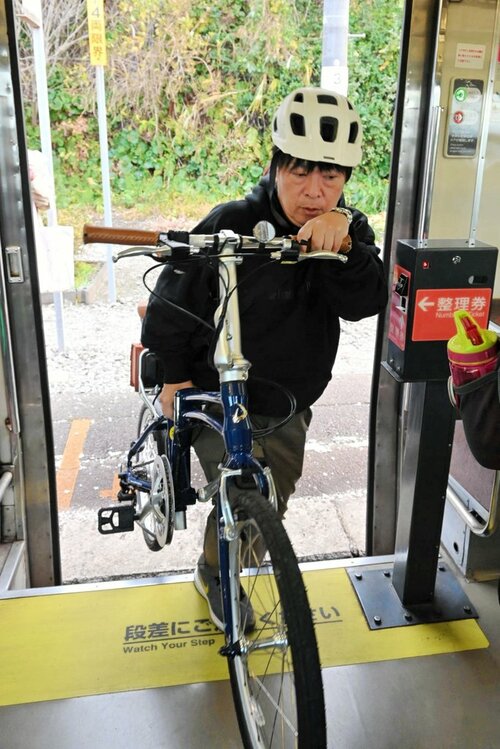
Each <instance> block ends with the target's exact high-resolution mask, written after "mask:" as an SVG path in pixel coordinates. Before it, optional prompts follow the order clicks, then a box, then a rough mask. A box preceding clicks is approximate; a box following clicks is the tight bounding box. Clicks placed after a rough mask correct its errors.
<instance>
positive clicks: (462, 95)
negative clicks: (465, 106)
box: [455, 86, 467, 101]
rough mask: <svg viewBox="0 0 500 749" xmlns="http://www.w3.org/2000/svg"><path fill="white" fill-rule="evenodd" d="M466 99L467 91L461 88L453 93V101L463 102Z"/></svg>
mask: <svg viewBox="0 0 500 749" xmlns="http://www.w3.org/2000/svg"><path fill="white" fill-rule="evenodd" d="M466 98H467V89H466V88H464V87H463V86H461V87H460V88H457V90H456V91H455V99H456V100H457V101H464V100H465V99H466Z"/></svg>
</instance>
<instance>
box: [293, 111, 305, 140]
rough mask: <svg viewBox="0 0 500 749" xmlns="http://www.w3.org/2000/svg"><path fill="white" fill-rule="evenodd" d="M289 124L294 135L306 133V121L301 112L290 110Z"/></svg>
mask: <svg viewBox="0 0 500 749" xmlns="http://www.w3.org/2000/svg"><path fill="white" fill-rule="evenodd" d="M290 126H291V128H292V133H293V134H294V135H305V134H306V123H305V120H304V118H303V117H302V115H301V114H297V113H295V112H292V114H291V115H290Z"/></svg>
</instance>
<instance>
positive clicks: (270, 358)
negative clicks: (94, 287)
mask: <svg viewBox="0 0 500 749" xmlns="http://www.w3.org/2000/svg"><path fill="white" fill-rule="evenodd" d="M350 210H351V211H352V213H353V221H352V223H351V226H350V230H349V233H350V235H351V238H352V249H351V251H350V252H349V256H348V257H349V260H348V262H347V263H345V264H341V263H333V262H331V263H329V262H326V261H319V260H318V261H315V260H312V261H310V262H303V263H296V264H290V265H280V264H276V263H275V264H273V263H271V264H270V263H269V261H268V259H265V258H262V257H258V256H255V258H253V257H252V258H249V259H245V260H244V262H243V263H242V265H241V266H239V267H238V293H239V302H240V318H241V331H242V350H243V355H244V356H245V358H246V359H248V360H249V361H250V362H251V369H250V372H249V392H250V408H251V410H252V411H253V412H254V413H256V414H263V415H276V416H278V415H283V414H286V413H287V412H288V409H289V403H288V401H287V399H286V398H285V397H284V395H283V393H282V392H281V391H280V389H279V388H277V387H271V386H269V385H268V384H267V382H264V381H269V380H271V381H273V382H274V383H277V384H278V385H282V386H284V387H286V388H288V389H289V390H290V391H291V392H292V393H293V394H294V396H295V398H296V400H297V410H298V411H300V410H302V409H304V408H306V407H307V406H309V405H311V404H312V403H314V402H315V401H316V400H317V399H318V398H319V396H320V395H321V393H322V392H323V390H324V389H325V387H326V385H327V384H328V382H329V380H330V378H331V371H332V367H333V364H334V361H335V356H336V353H337V347H338V342H339V334H340V324H339V317H342V318H343V319H345V320H360V319H362V318H364V317H369V316H371V315H375V314H377V313H378V312H380V311H381V310H382V309H383V308H384V306H385V304H386V302H387V284H386V280H385V275H384V270H383V266H382V263H381V261H380V260H379V258H378V256H377V255H378V250H377V248H376V247H375V245H374V239H375V237H374V234H373V231H372V229H371V228H370V226H369V225H368V221H367V218H366V216H364V215H363V214H362V213H360V212H359V211H357V210H355V209H352V208H351V209H350ZM262 220H267V221H270V222H271V223H272V224H273V225H274V226H275V228H276V233H277V235H278V236H285V235H288V234H290V235H295V234H297V232H298V230H299V228H300V227H297V226H293V225H292V224H290V223H289V222H288V220H287V219H286V217H285V216H284V214H283V212H282V210H281V207H280V204H279V202H278V200H277V197H276V195H275V193H274V191H273V190H272V189H271V187H270V185H269V179H268V178H267V177H264V178H263V179H262V180H261V181H260V183H259V185H257V186H256V187H255V188H254V189H253V190H252V193H251V194H250V195H247V196H246V198H245V199H244V200H236V201H231V202H229V203H225V204H222V205H219V206H216V207H215V208H214V209H213V210H212V211H211V212H210V213H209V214H208V216H207V217H206V218H205V219H203V220H202V221H201V222H200V223H199V224H198V225H197V226H196V227H195V228H194V229H192V233H195V234H196V233H198V234H211V233H215V232H218V231H220V230H222V229H230V230H232V231H234V232H236V233H238V234H244V235H251V234H252V230H253V227H254V226H255V224H257V222H258V221H262ZM155 293H156V294H157V295H158V296H159V297H163V298H167V299H169V300H171V301H173V302H175V304H177V305H179V306H180V307H182V308H185V309H188V310H190V311H191V312H193V313H194V314H196V315H198V316H199V317H202V318H203V319H205V320H207V321H210V322H213V313H214V310H215V308H216V306H217V293H218V292H217V278H216V274H215V273H214V271H213V269H211V268H209V267H208V266H207V264H206V263H203V261H196V260H195V261H193V260H189V261H183V262H182V263H176V265H175V267H174V266H172V265H166V266H165V268H164V269H163V270H162V272H161V274H160V276H159V278H158V281H157V284H156V287H155ZM142 343H143V344H144V346H146V347H147V348H149V349H150V350H152V351H154V352H155V353H156V354H157V355H158V356H159V357H160V359H161V361H162V364H163V369H164V382H169V383H175V382H183V381H186V380H192V381H193V382H194V384H195V385H196V386H198V387H202V388H206V389H210V390H218V375H217V372H216V371H215V369H214V368H213V364H211V363H210V362H209V344H210V330H208V329H207V328H205V327H204V326H203V325H201V324H200V323H197V322H196V320H193V318H191V317H188V316H187V315H185V314H183V313H182V312H180V311H177V310H175V309H173V308H172V307H170V306H169V305H166V304H165V303H163V302H161V301H160V300H159V299H158V298H157V297H155V296H153V295H151V297H150V300H149V304H148V308H147V312H146V316H145V319H144V323H143V329H142Z"/></svg>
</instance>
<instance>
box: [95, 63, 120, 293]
mask: <svg viewBox="0 0 500 749" xmlns="http://www.w3.org/2000/svg"><path fill="white" fill-rule="evenodd" d="M95 80H96V92H97V118H98V123H99V147H100V153H101V175H102V197H103V203H104V223H105V225H106V226H112V225H113V218H112V214H111V187H110V178H109V155H108V128H107V122H106V92H105V88H104V66H103V65H96V66H95ZM106 263H107V270H108V301H109V302H111V303H113V302H116V287H115V269H114V264H113V257H112V251H111V246H110V245H106Z"/></svg>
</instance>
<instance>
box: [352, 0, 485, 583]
mask: <svg viewBox="0 0 500 749" xmlns="http://www.w3.org/2000/svg"><path fill="white" fill-rule="evenodd" d="M499 16H500V9H499V3H498V2H496V1H495V0H491V1H484V0H455V1H453V0H444V1H443V2H442V3H436V4H433V3H426V2H415V3H412V4H411V12H410V13H407V17H406V20H405V28H404V38H403V46H402V49H403V59H402V66H401V78H400V86H399V94H398V102H397V107H398V110H397V113H396V121H395V122H396V125H395V141H394V153H393V163H392V179H391V193H390V199H389V211H388V233H387V234H388V236H387V245H388V246H387V247H386V252H387V256H388V257H387V261H388V263H390V265H391V276H392V274H393V270H392V269H393V268H394V262H395V261H394V253H395V248H396V244H397V241H398V240H401V239H409V238H414V239H415V242H416V246H419V247H427V246H431V245H432V244H433V243H434V246H442V247H446V244H447V243H448V245H449V246H457V247H459V248H462V247H463V248H467V249H468V250H469V249H470V250H475V251H477V254H476V255H474V258H475V260H476V261H477V263H478V264H479V265H478V268H479V270H478V271H477V273H478V277H479V276H480V275H481V270H480V268H481V261H480V252H481V248H482V247H483V245H484V246H491V247H493V248H494V247H498V246H499V244H500V224H499V222H498V209H497V203H498V163H499V159H500V56H499V31H500V22H499ZM438 285H439V284H438ZM492 286H493V284H492ZM492 292H493V293H492V299H491V320H492V322H491V325H492V326H495V324H496V325H497V326H498V323H499V322H500V320H499V318H498V314H499V305H500V271H499V268H498V262H497V272H496V281H495V284H494V287H493V289H492ZM428 300H429V309H431V306H430V304H431V301H432V300H431V297H430V296H428ZM488 301H489V297H488ZM460 303H461V304H462V306H463V304H466V303H467V300H466V301H465V302H464V299H461V300H460ZM389 325H390V312H388V315H387V318H386V320H385V321H384V323H383V326H384V335H382V336H380V341H379V352H380V360H381V361H382V362H383V361H387V358H388V356H387V347H388V344H387V340H388V333H389ZM429 379H432V373H430V375H429ZM417 391H418V385H417V384H415V383H405V382H398V381H396V380H395V379H394V377H392V376H391V374H390V373H388V371H387V368H385V367H384V366H381V367H380V370H379V371H378V372H376V374H375V383H374V398H373V410H372V423H371V429H372V442H371V457H370V479H371V480H370V482H369V484H370V485H369V512H368V530H367V546H368V550H369V552H370V553H375V554H379V553H392V551H393V550H394V548H395V543H396V535H397V522H398V521H397V517H398V505H399V503H400V493H401V476H402V466H403V463H404V459H405V451H406V448H407V444H406V440H407V437H408V423H409V422H410V421H411V418H412V413H414V412H415V409H416V408H418V396H417ZM429 470H431V471H432V470H433V469H432V467H431V466H429ZM498 487H499V480H498V473H497V472H496V471H492V470H488V469H484V468H482V467H481V466H480V465H479V464H478V463H477V462H476V461H475V459H474V458H473V456H472V455H471V454H470V451H469V450H468V447H467V444H466V442H465V439H464V435H463V429H462V427H461V424H460V422H457V426H456V429H455V436H454V439H453V451H452V456H451V470H450V477H449V486H448V491H447V495H448V502H447V505H446V509H445V514H444V525H443V535H442V541H443V543H444V545H445V547H446V548H447V550H448V551H449V553H450V555H451V556H452V558H453V559H454V561H455V562H456V563H457V564H458V566H459V567H460V568H461V569H462V570H463V571H464V572H465V573H466V574H467V575H469V576H474V577H477V578H481V577H495V576H498V573H499V570H500V543H499V536H498V533H496V534H495V532H494V528H495V524H496V508H497V506H498V502H497V500H498Z"/></svg>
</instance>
